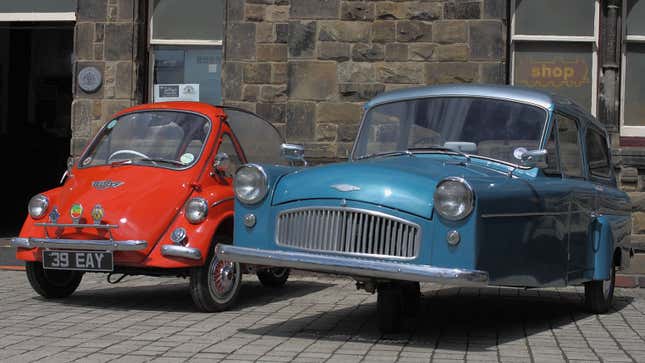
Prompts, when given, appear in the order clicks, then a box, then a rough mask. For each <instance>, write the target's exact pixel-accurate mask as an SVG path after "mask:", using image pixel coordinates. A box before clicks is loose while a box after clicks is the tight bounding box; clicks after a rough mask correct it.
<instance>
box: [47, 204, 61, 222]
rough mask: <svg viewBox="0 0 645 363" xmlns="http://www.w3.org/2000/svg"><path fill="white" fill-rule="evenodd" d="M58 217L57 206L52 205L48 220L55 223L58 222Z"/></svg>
mask: <svg viewBox="0 0 645 363" xmlns="http://www.w3.org/2000/svg"><path fill="white" fill-rule="evenodd" d="M59 217H60V213H59V212H58V207H56V206H54V209H52V211H51V213H49V222H50V223H53V224H56V223H58V218H59Z"/></svg>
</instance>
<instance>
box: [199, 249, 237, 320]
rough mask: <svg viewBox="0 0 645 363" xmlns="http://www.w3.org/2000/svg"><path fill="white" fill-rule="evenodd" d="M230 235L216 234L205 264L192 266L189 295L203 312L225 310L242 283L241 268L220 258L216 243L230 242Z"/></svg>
mask: <svg viewBox="0 0 645 363" xmlns="http://www.w3.org/2000/svg"><path fill="white" fill-rule="evenodd" d="M232 241H233V239H232V238H231V237H230V236H217V237H216V241H215V242H214V243H213V246H212V248H211V251H210V253H209V256H208V259H207V260H206V264H205V265H204V266H201V267H197V268H194V269H193V270H192V272H191V276H190V295H191V296H192V298H193V302H194V303H195V305H196V306H197V308H198V309H199V310H201V311H205V312H216V311H222V310H226V309H228V308H229V307H231V305H233V304H234V303H235V299H236V298H237V295H238V294H239V292H240V287H241V285H242V270H241V269H240V264H239V263H237V262H231V261H224V260H220V259H219V258H218V257H217V255H216V254H215V246H216V245H217V243H222V244H230V243H231V242H232Z"/></svg>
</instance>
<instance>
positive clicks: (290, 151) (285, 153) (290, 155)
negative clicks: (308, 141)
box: [280, 144, 307, 166]
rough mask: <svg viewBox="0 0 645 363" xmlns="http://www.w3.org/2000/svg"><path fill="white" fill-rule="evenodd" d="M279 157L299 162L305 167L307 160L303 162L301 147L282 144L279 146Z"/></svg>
mask: <svg viewBox="0 0 645 363" xmlns="http://www.w3.org/2000/svg"><path fill="white" fill-rule="evenodd" d="M280 155H281V156H282V158H283V159H286V160H289V161H299V162H301V163H302V164H303V165H304V166H307V160H305V147H304V146H302V145H296V144H282V145H280Z"/></svg>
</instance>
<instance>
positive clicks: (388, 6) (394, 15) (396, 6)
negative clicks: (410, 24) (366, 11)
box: [374, 1, 408, 20]
mask: <svg viewBox="0 0 645 363" xmlns="http://www.w3.org/2000/svg"><path fill="white" fill-rule="evenodd" d="M375 5H376V6H375V9H374V11H375V16H376V18H377V19H382V20H396V19H406V18H407V16H408V4H407V3H405V2H389V1H387V2H386V1H383V2H377V3H376V4H375Z"/></svg>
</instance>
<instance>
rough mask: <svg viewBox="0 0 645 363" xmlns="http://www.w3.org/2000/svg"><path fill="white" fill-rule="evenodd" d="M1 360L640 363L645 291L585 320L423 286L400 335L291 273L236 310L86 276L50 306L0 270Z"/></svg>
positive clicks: (183, 291) (499, 294) (167, 286)
mask: <svg viewBox="0 0 645 363" xmlns="http://www.w3.org/2000/svg"><path fill="white" fill-rule="evenodd" d="M0 281H2V282H1V283H0V361H9V362H14V361H15V362H21V361H35V360H43V361H46V362H63V361H73V360H80V361H87V362H107V361H111V362H143V361H155V362H174V361H188V360H190V361H203V362H215V361H219V360H223V361H259V362H290V361H294V362H393V361H397V362H427V361H431V360H432V361H476V362H482V361H503V362H524V361H526V362H529V361H531V362H533V361H535V362H538V361H540V362H541V361H549V362H550V361H638V362H645V289H633V290H619V291H617V299H616V302H615V304H614V308H613V309H612V311H611V313H610V314H607V315H603V316H595V315H588V314H586V313H584V312H582V311H581V309H580V303H581V297H582V295H581V290H580V289H559V290H556V289H545V290H526V291H525V290H516V289H497V288H483V289H464V288H462V289H459V288H449V287H441V286H436V285H423V286H422V290H423V295H424V298H423V301H422V310H421V312H420V313H419V314H418V315H417V316H415V317H409V318H406V319H405V322H404V324H403V325H404V326H405V329H404V333H403V334H400V335H390V336H382V335H380V334H379V332H378V329H377V327H376V320H377V316H376V306H375V301H376V296H375V295H371V294H368V293H365V292H363V291H356V290H355V289H354V284H353V282H352V280H349V279H342V278H335V277H320V276H312V275H304V274H298V275H296V276H293V277H292V278H291V279H290V280H289V282H288V283H287V286H286V287H285V288H282V289H270V288H265V287H262V286H261V285H260V284H259V282H258V281H257V279H255V277H254V276H250V275H245V283H244V285H243V288H242V291H241V295H240V300H239V305H238V306H237V308H235V309H234V310H231V311H228V312H223V313H218V314H204V313H199V312H196V311H195V309H194V308H193V305H192V302H191V299H190V295H189V292H188V285H187V281H186V280H181V279H171V278H147V277H129V278H126V279H125V280H124V282H122V283H121V284H119V285H116V286H110V285H108V284H107V282H105V276H104V275H86V276H85V278H84V280H83V283H82V285H81V287H80V289H79V291H77V292H76V293H75V294H74V295H73V296H72V297H70V298H67V299H64V300H57V301H52V300H49V301H46V300H43V299H42V298H40V297H39V296H37V295H36V294H35V293H34V292H33V291H32V290H31V288H30V287H29V284H28V282H27V279H26V277H25V274H24V272H17V271H0Z"/></svg>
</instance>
